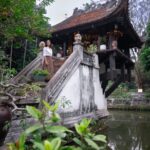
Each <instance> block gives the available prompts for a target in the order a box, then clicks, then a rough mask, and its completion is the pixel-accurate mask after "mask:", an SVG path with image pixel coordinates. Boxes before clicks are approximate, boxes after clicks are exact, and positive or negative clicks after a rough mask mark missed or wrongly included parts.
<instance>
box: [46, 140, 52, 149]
mask: <svg viewBox="0 0 150 150" xmlns="http://www.w3.org/2000/svg"><path fill="white" fill-rule="evenodd" d="M44 150H53V146H52V144H51V143H50V142H49V141H47V140H46V141H44Z"/></svg>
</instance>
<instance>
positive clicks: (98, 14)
mask: <svg viewBox="0 0 150 150" xmlns="http://www.w3.org/2000/svg"><path fill="white" fill-rule="evenodd" d="M127 8H128V0H120V2H119V3H118V4H117V6H113V7H112V8H108V7H101V8H97V9H95V10H91V11H89V12H83V13H81V14H79V15H72V16H71V17H69V18H67V19H66V20H64V21H62V22H60V23H58V24H56V25H55V26H53V32H59V31H62V30H67V29H71V28H77V27H79V26H83V25H86V24H89V23H95V22H98V21H103V20H104V19H107V18H110V17H112V16H113V15H115V14H116V13H118V12H119V11H120V10H123V9H124V10H126V9H127ZM127 13H128V10H127Z"/></svg>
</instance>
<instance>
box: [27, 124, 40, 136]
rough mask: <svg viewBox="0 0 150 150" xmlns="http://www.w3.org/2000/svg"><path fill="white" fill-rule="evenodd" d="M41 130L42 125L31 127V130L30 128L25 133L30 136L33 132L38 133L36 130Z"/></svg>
mask: <svg viewBox="0 0 150 150" xmlns="http://www.w3.org/2000/svg"><path fill="white" fill-rule="evenodd" d="M40 128H42V125H41V124H35V125H33V126H31V127H30V128H28V129H27V130H26V131H25V133H26V134H27V135H28V134H30V133H32V132H34V131H36V130H38V129H40Z"/></svg>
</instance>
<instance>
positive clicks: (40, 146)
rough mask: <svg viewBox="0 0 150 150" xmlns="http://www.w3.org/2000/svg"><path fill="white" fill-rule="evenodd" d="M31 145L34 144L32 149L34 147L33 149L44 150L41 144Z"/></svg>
mask: <svg viewBox="0 0 150 150" xmlns="http://www.w3.org/2000/svg"><path fill="white" fill-rule="evenodd" d="M33 144H34V146H33V147H34V148H35V149H40V150H44V145H43V144H42V143H39V142H36V141H34V142H33Z"/></svg>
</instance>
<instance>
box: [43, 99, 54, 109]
mask: <svg viewBox="0 0 150 150" xmlns="http://www.w3.org/2000/svg"><path fill="white" fill-rule="evenodd" d="M42 102H43V104H44V106H45V107H46V108H47V109H48V110H50V111H51V110H52V107H51V106H50V104H49V103H48V102H46V101H44V100H43V101H42Z"/></svg>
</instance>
